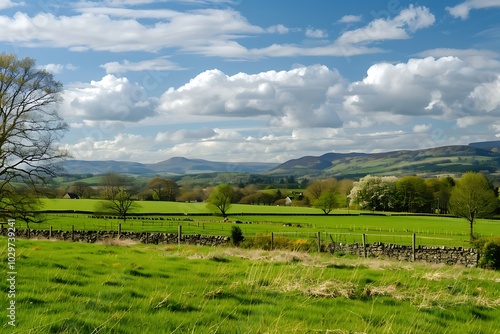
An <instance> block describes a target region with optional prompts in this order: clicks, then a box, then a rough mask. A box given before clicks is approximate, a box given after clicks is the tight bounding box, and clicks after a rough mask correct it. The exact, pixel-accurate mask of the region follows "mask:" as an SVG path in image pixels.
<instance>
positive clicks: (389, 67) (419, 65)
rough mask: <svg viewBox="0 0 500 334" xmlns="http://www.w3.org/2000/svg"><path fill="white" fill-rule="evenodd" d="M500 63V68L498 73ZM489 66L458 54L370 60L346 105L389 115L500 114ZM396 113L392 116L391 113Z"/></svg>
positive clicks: (498, 93) (357, 110) (351, 109)
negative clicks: (391, 61) (394, 60)
mask: <svg viewBox="0 0 500 334" xmlns="http://www.w3.org/2000/svg"><path fill="white" fill-rule="evenodd" d="M499 71H500V67H499V68H497V69H496V73H499ZM491 74H492V73H491V69H482V68H480V67H479V68H478V67H475V66H474V64H472V63H469V62H467V61H465V60H462V59H460V58H458V57H442V58H439V59H435V58H433V57H427V58H424V59H410V60H409V61H408V62H407V63H398V64H388V63H378V64H375V65H372V66H371V67H370V68H369V69H368V71H367V76H366V77H365V78H364V79H363V81H358V82H354V83H352V84H351V86H350V93H349V95H348V96H347V97H346V99H345V101H344V106H345V108H346V110H348V111H349V112H350V113H351V114H352V115H358V116H363V115H367V114H377V117H378V118H379V117H380V113H383V114H386V115H387V120H391V119H393V120H395V119H397V117H401V116H403V117H405V116H421V117H425V116H426V117H431V118H435V119H448V120H451V119H457V118H462V119H463V120H462V121H461V124H462V126H463V125H464V124H470V122H469V121H467V122H466V121H464V120H465V117H473V118H474V117H479V116H480V115H481V114H484V112H488V113H490V114H494V115H499V116H500V108H499V106H498V105H499V101H500V100H499V99H500V89H499V88H498V80H497V78H496V77H493V78H492V75H491ZM393 117H394V118H393Z"/></svg>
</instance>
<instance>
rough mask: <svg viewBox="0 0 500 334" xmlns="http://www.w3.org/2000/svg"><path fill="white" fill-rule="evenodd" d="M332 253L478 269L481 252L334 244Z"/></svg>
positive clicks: (421, 247) (377, 244)
mask: <svg viewBox="0 0 500 334" xmlns="http://www.w3.org/2000/svg"><path fill="white" fill-rule="evenodd" d="M329 251H330V252H331V253H335V252H343V253H347V254H353V255H357V256H361V257H364V256H366V257H372V258H379V257H387V258H391V259H396V260H399V261H413V260H415V261H424V262H429V263H445V264H449V265H464V266H467V267H476V266H477V264H478V262H479V252H478V251H477V250H476V249H474V248H464V247H445V246H441V247H428V246H417V247H415V250H413V247H412V246H402V245H394V244H384V243H381V242H376V243H373V244H367V245H365V249H363V245H362V244H358V243H355V244H342V243H332V244H330V245H329Z"/></svg>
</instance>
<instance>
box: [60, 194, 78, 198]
mask: <svg viewBox="0 0 500 334" xmlns="http://www.w3.org/2000/svg"><path fill="white" fill-rule="evenodd" d="M63 198H67V199H79V198H80V196H78V195H77V194H75V193H66V194H65V195H64V196H63Z"/></svg>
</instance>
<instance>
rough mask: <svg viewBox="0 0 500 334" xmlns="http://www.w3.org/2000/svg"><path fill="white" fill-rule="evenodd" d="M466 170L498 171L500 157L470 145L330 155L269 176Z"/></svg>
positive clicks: (284, 167)
mask: <svg viewBox="0 0 500 334" xmlns="http://www.w3.org/2000/svg"><path fill="white" fill-rule="evenodd" d="M467 171H487V172H490V173H496V172H499V171H500V154H499V153H497V152H494V151H492V150H489V149H482V148H477V147H473V146H467V145H457V146H444V147H438V148H431V149H424V150H414V151H410V150H403V151H393V152H384V153H374V154H358V153H348V154H341V153H329V154H325V155H322V156H319V157H311V156H307V157H303V158H300V159H294V160H290V161H287V162H285V163H283V164H281V165H279V166H277V167H276V168H274V169H272V170H270V171H269V172H268V174H270V175H295V176H309V177H316V176H323V177H324V176H329V177H337V178H345V177H361V176H364V175H367V174H374V175H408V174H419V175H423V176H431V175H439V174H454V173H462V172H467Z"/></svg>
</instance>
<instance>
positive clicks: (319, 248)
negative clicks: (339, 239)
mask: <svg viewBox="0 0 500 334" xmlns="http://www.w3.org/2000/svg"><path fill="white" fill-rule="evenodd" d="M318 253H321V232H318Z"/></svg>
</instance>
